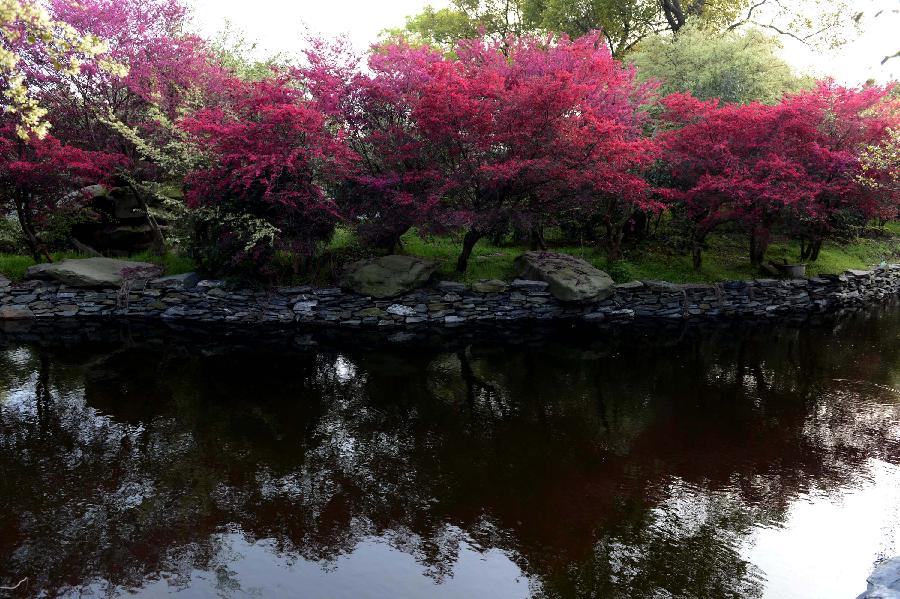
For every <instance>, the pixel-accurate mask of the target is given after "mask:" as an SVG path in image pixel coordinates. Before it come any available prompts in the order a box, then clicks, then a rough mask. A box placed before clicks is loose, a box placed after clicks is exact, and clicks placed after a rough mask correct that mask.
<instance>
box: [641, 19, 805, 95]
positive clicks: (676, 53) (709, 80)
mask: <svg viewBox="0 0 900 599" xmlns="http://www.w3.org/2000/svg"><path fill="white" fill-rule="evenodd" d="M780 45H781V44H780V43H779V41H778V39H776V38H774V37H771V36H768V35H765V34H764V33H763V32H761V31H760V30H759V29H750V30H749V31H747V32H746V33H744V34H739V33H737V32H735V31H728V32H725V33H724V34H721V35H715V36H710V35H708V34H707V33H706V32H705V31H703V30H702V29H700V28H699V27H694V26H688V27H685V28H683V29H681V30H680V31H679V32H678V33H677V34H675V35H669V36H663V35H654V36H651V37H649V38H647V39H646V40H644V41H643V42H641V44H640V45H639V47H638V48H637V49H636V50H635V51H634V52H632V53H631V54H630V55H629V57H628V59H629V61H630V62H632V63H633V64H634V65H635V66H636V67H637V73H638V78H639V79H641V80H643V81H646V80H648V79H656V80H658V81H660V82H661V86H660V92H661V93H662V94H664V95H667V94H671V93H675V92H685V91H689V92H691V93H692V94H693V95H694V96H696V97H698V98H701V99H704V100H705V99H709V98H719V99H721V100H722V101H723V102H726V103H741V104H745V103H748V102H752V101H755V100H758V101H760V102H763V103H766V104H774V103H775V102H777V101H778V100H779V99H780V98H781V96H782V95H784V94H785V93H786V92H795V91H799V90H800V89H802V88H804V87H807V86H809V85H810V84H811V83H812V81H811V80H810V79H809V78H805V77H800V76H798V75H797V74H796V73H794V71H793V70H792V69H791V67H790V66H789V65H788V64H787V63H786V62H785V61H783V60H782V59H781V58H779V57H778V54H777V50H778V49H779V48H780Z"/></svg>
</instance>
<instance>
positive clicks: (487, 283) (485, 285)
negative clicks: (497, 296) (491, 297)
mask: <svg viewBox="0 0 900 599" xmlns="http://www.w3.org/2000/svg"><path fill="white" fill-rule="evenodd" d="M508 287H509V285H508V284H506V282H505V281H501V280H500V279H481V280H480V281H475V282H474V283H472V291H477V292H478V293H503V292H504V291H506V289H507V288H508Z"/></svg>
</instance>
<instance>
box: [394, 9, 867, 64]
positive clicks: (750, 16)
mask: <svg viewBox="0 0 900 599" xmlns="http://www.w3.org/2000/svg"><path fill="white" fill-rule="evenodd" d="M853 15H854V13H853V11H852V10H850V8H849V5H848V3H847V2H845V1H843V0H796V1H793V0H792V1H791V2H775V1H771V0H762V1H760V0H671V1H669V2H666V3H663V2H660V1H659V0H451V4H450V6H449V7H447V8H440V9H436V8H434V7H432V6H426V7H425V9H424V10H423V11H422V12H421V13H419V14H417V15H413V16H410V17H407V20H406V26H405V28H403V29H394V30H389V31H388V32H387V33H388V34H390V35H403V36H405V37H407V38H409V39H411V40H414V41H419V42H425V43H434V44H438V45H444V46H446V45H451V44H452V43H453V42H454V41H455V40H457V39H460V38H469V37H472V36H473V35H477V34H478V33H479V31H481V30H483V31H484V32H485V33H486V34H487V35H491V36H503V35H506V34H510V33H512V34H516V35H520V34H523V33H543V32H550V31H552V32H560V33H567V34H569V35H571V36H579V35H583V34H584V33H587V32H588V31H592V30H600V31H602V32H603V34H604V36H605V37H606V40H607V42H608V44H609V47H610V49H611V50H612V53H613V55H614V56H617V57H623V56H626V55H627V53H628V52H630V51H631V50H632V48H634V47H635V46H636V44H638V43H639V42H641V40H643V39H645V38H647V37H649V36H652V35H655V34H661V33H666V34H667V35H668V34H671V33H673V32H677V31H680V30H681V29H683V28H684V26H685V25H693V26H694V27H696V28H698V29H702V30H703V31H706V32H708V33H709V34H714V33H721V32H724V31H730V30H740V29H746V28H748V27H754V26H755V27H758V28H761V29H763V30H765V31H766V32H767V33H771V34H773V35H776V34H777V35H784V36H790V37H792V38H795V39H800V40H802V41H804V42H805V43H808V44H815V45H825V46H830V47H833V46H836V45H839V44H840V43H842V42H843V41H845V39H846V37H847V36H848V35H849V33H850V32H851V31H852V29H853V28H854V27H856V26H858V23H857V22H856V21H854V19H853Z"/></svg>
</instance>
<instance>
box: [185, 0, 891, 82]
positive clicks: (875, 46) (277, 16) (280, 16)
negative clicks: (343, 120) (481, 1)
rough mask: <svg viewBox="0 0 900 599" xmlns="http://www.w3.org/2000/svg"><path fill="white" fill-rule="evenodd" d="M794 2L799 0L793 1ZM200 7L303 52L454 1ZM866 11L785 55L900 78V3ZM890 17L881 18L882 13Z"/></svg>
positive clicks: (304, 0) (868, 5) (216, 19)
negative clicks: (312, 43)
mask: <svg viewBox="0 0 900 599" xmlns="http://www.w3.org/2000/svg"><path fill="white" fill-rule="evenodd" d="M791 1H792V2H793V1H794V0H791ZM188 2H190V3H192V4H193V6H194V23H195V27H196V28H198V29H199V30H200V32H201V33H203V34H204V35H208V36H211V35H214V34H215V33H216V32H217V31H219V30H221V29H222V28H223V27H224V24H225V21H226V19H227V20H230V21H231V22H232V24H233V25H234V26H236V27H237V28H239V29H241V30H243V31H244V32H245V33H246V35H247V38H248V39H249V40H253V41H256V42H257V43H258V44H259V48H260V49H261V50H262V51H263V52H271V53H275V52H284V53H286V54H289V55H290V54H295V53H297V52H298V51H299V50H300V49H301V48H302V47H303V39H304V32H305V31H307V30H308V31H309V32H311V33H314V34H318V35H324V36H335V35H342V34H343V35H347V36H348V38H349V39H350V40H351V41H352V42H353V44H354V45H355V46H356V47H358V48H360V49H363V48H366V47H367V46H368V45H369V44H370V43H371V42H373V41H375V40H376V39H377V38H378V34H379V33H380V32H381V31H382V30H384V29H387V28H389V27H400V26H402V25H403V22H404V18H405V17H406V16H407V15H410V14H415V13H417V12H419V11H420V10H421V9H422V8H423V7H424V6H425V5H426V4H429V3H430V4H432V5H433V6H436V7H441V6H446V5H447V4H448V0H431V2H428V1H427V0H188ZM852 4H853V6H854V10H865V14H866V17H864V18H863V19H862V21H861V32H860V35H859V37H858V38H856V39H854V40H852V41H850V42H849V43H847V44H845V45H843V46H842V47H840V48H838V49H834V50H823V49H821V48H817V49H813V48H810V47H808V46H806V45H804V44H802V43H800V42H796V41H793V40H790V39H787V38H784V39H783V44H784V48H783V50H782V55H783V57H784V58H785V59H786V60H787V61H788V62H789V63H791V64H792V65H794V66H795V67H796V68H798V69H799V70H802V71H803V72H806V73H809V74H811V75H815V76H820V77H821V76H830V77H834V78H835V79H836V80H838V81H839V82H841V83H845V84H859V83H862V82H864V81H866V80H867V79H875V80H876V81H880V82H887V81H892V80H900V57H898V58H895V59H893V60H890V61H888V62H887V63H886V64H885V65H881V64H880V62H881V59H882V58H883V57H884V56H886V55H888V54H893V53H894V52H897V51H898V50H900V0H860V1H856V2H853V3H852ZM878 11H882V14H881V15H880V16H879V17H877V18H874V15H875V14H876V13H877V12H878Z"/></svg>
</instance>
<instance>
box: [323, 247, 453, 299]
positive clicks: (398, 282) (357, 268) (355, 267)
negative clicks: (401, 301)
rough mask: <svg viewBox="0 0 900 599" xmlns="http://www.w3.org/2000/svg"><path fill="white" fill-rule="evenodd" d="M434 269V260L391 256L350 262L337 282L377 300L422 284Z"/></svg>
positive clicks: (435, 266)
mask: <svg viewBox="0 0 900 599" xmlns="http://www.w3.org/2000/svg"><path fill="white" fill-rule="evenodd" d="M436 268H437V263H436V262H433V261H431V260H425V259H423V258H417V257H415V256H401V255H396V254H394V255H390V256H382V257H380V258H370V259H368V260H360V261H358V262H354V263H353V264H350V265H349V266H348V267H347V268H346V270H345V271H344V273H343V274H342V275H341V278H340V285H341V287H343V288H345V289H349V290H351V291H354V292H356V293H359V294H361V295H368V296H371V297H374V298H377V299H382V298H387V297H394V296H397V295H400V294H402V293H406V292H407V291H411V290H413V289H416V288H418V287H421V286H422V285H424V284H425V283H426V282H428V279H430V278H431V275H432V274H433V273H434V271H435V269H436Z"/></svg>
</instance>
